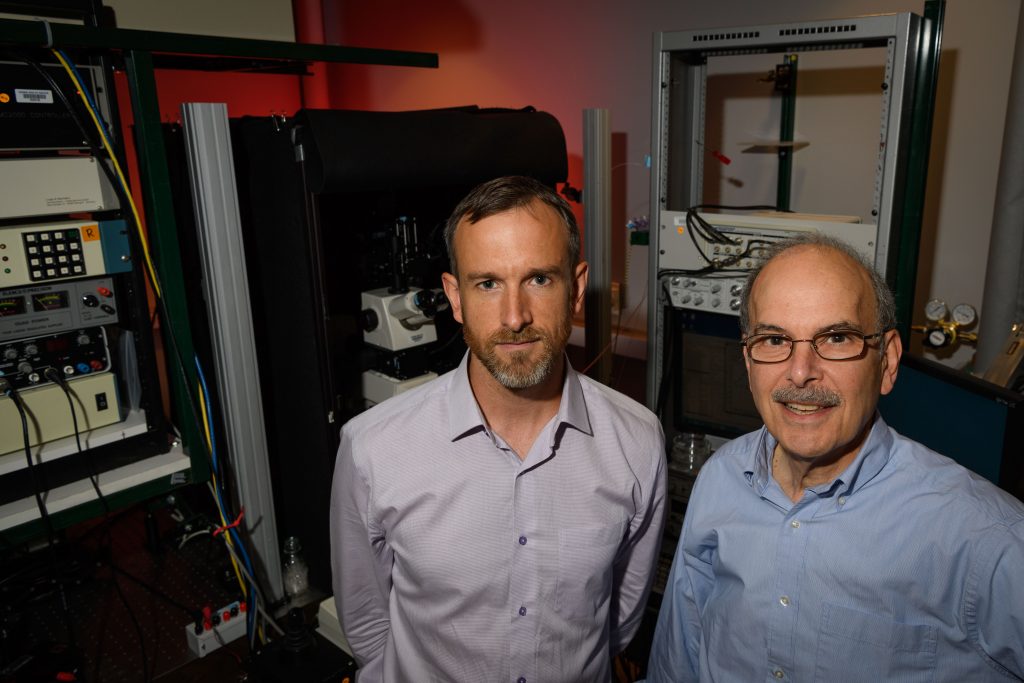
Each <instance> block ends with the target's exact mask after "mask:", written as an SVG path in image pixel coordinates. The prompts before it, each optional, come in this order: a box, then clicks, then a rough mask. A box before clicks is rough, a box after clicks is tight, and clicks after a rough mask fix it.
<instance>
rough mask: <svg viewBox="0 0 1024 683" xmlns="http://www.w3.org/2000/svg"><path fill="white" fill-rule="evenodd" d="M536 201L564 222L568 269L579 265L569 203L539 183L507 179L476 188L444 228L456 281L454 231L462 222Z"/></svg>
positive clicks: (524, 178) (577, 231)
mask: <svg viewBox="0 0 1024 683" xmlns="http://www.w3.org/2000/svg"><path fill="white" fill-rule="evenodd" d="M534 200H538V201H540V202H543V203H544V204H547V205H548V206H550V207H551V208H552V209H554V210H555V213H556V214H558V216H559V218H561V220H562V225H563V226H564V227H565V232H566V236H567V237H568V243H569V246H568V257H569V267H570V268H575V267H576V264H578V263H579V262H580V228H579V226H578V225H577V224H576V216H574V215H573V213H572V209H571V208H570V207H569V203H568V202H567V201H565V200H564V199H562V197H560V196H559V195H558V193H556V192H555V191H554V190H552V189H551V188H550V187H548V186H547V185H545V184H544V183H542V182H540V181H539V180H535V179H534V178H529V177H527V176H505V177H502V178H495V179H494V180H488V181H487V182H485V183H482V184H480V185H477V186H476V187H475V188H473V190H472V191H471V192H470V193H469V194H468V195H466V198H465V199H463V200H462V201H461V202H459V205H458V206H456V207H455V210H454V211H452V215H451V216H449V218H448V223H447V224H446V225H445V227H444V244H445V247H446V248H447V249H448V261H449V262H450V263H451V269H452V273H453V274H454V275H455V277H458V276H459V270H458V265H457V264H456V261H455V230H456V229H457V228H458V227H459V223H461V222H462V220H463V219H465V220H467V221H469V222H470V223H471V224H472V223H476V222H478V221H482V220H483V219H485V218H488V217H490V216H494V215H496V214H499V213H504V212H505V211H509V210H511V209H519V208H523V207H527V206H529V205H530V204H531V203H533V201H534Z"/></svg>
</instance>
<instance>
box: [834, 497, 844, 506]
mask: <svg viewBox="0 0 1024 683" xmlns="http://www.w3.org/2000/svg"><path fill="white" fill-rule="evenodd" d="M836 502H837V503H839V504H840V505H846V496H839V500H837V501H836Z"/></svg>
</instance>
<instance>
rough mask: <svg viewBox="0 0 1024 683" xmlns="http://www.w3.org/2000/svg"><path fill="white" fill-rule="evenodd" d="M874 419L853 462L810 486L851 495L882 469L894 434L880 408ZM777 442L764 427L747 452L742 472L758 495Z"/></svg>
mask: <svg viewBox="0 0 1024 683" xmlns="http://www.w3.org/2000/svg"><path fill="white" fill-rule="evenodd" d="M873 420H874V423H873V424H872V425H871V431H870V432H869V433H868V438H867V439H865V440H864V445H863V446H862V447H861V449H860V452H859V453H857V457H856V458H854V460H853V462H852V463H850V464H849V465H848V466H847V468H846V469H845V470H843V471H842V472H841V473H840V474H839V476H838V477H836V478H835V479H834V480H833V481H831V482H828V483H825V484H820V485H818V486H814V487H811V490H812V491H815V492H817V493H819V494H823V493H825V492H827V491H829V490H833V491H838V492H840V493H842V494H843V495H850V494H851V493H854V492H856V491H858V490H860V489H861V488H863V486H864V485H865V484H867V483H868V482H869V481H871V480H872V479H874V478H875V476H876V475H877V474H878V473H879V472H881V471H882V468H883V467H885V464H886V463H887V462H889V457H890V455H891V453H892V441H893V437H892V432H891V431H890V430H889V427H888V425H886V424H885V420H883V419H882V416H881V415H880V414H878V412H877V411H876V412H875V415H874V418H873ZM776 443H778V442H777V441H776V439H775V437H774V436H772V435H771V434H769V433H768V429H767V428H766V427H761V430H760V433H759V434H758V437H757V441H756V444H755V447H754V448H752V449H751V450H750V454H749V455H748V456H747V460H746V464H745V467H744V469H743V473H744V474H745V475H746V477H747V481H749V482H750V485H751V486H753V487H754V489H755V490H756V491H757V493H758V494H759V495H764V492H765V490H766V489H767V488H768V484H769V483H770V482H771V480H772V479H771V459H772V453H773V452H774V451H775V444H776Z"/></svg>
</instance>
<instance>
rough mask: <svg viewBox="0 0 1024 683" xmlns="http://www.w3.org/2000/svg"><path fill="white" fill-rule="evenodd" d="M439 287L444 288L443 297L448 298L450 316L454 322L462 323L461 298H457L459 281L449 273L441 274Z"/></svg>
mask: <svg viewBox="0 0 1024 683" xmlns="http://www.w3.org/2000/svg"><path fill="white" fill-rule="evenodd" d="M441 286H442V287H444V295H445V296H446V297H448V303H449V305H451V307H452V316H453V317H454V318H455V322H458V323H461V322H462V298H461V297H460V296H459V281H458V279H457V278H456V277H455V276H454V275H452V274H451V273H442V274H441Z"/></svg>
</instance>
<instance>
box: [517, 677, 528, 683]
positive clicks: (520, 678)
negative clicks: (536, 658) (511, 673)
mask: <svg viewBox="0 0 1024 683" xmlns="http://www.w3.org/2000/svg"><path fill="white" fill-rule="evenodd" d="M516 683H526V679H525V678H523V677H522V676H520V677H519V678H518V680H516Z"/></svg>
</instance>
